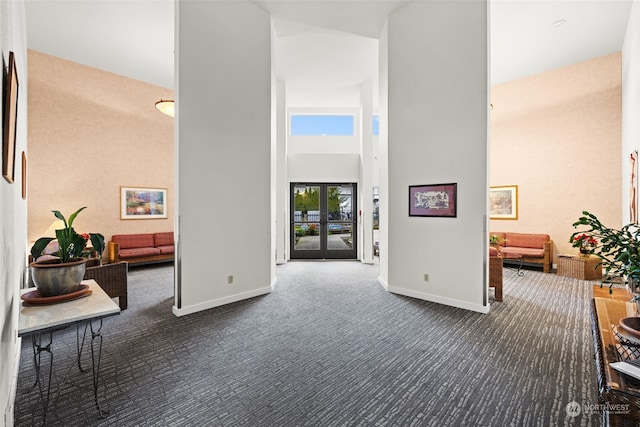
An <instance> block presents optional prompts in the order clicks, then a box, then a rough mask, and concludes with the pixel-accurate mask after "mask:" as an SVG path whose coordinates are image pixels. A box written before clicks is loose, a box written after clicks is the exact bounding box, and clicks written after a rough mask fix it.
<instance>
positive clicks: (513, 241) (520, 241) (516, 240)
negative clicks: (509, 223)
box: [504, 233, 550, 249]
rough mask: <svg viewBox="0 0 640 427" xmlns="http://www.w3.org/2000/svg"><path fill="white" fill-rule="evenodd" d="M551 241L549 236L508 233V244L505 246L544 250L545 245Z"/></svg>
mask: <svg viewBox="0 0 640 427" xmlns="http://www.w3.org/2000/svg"><path fill="white" fill-rule="evenodd" d="M549 240H550V239H549V235H548V234H530V233H506V242H505V243H504V245H505V246H515V247H519V248H535V249H544V244H545V243H546V242H548V241H549Z"/></svg>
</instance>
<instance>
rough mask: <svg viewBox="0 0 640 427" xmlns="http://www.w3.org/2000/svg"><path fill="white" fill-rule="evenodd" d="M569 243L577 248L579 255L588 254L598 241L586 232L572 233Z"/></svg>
mask: <svg viewBox="0 0 640 427" xmlns="http://www.w3.org/2000/svg"><path fill="white" fill-rule="evenodd" d="M570 243H571V245H572V246H573V247H574V248H578V252H579V253H580V256H589V255H591V254H592V253H593V251H594V250H595V248H596V247H597V246H598V241H597V240H596V239H595V238H594V237H593V236H590V235H588V234H586V233H582V234H577V235H572V236H571V239H570Z"/></svg>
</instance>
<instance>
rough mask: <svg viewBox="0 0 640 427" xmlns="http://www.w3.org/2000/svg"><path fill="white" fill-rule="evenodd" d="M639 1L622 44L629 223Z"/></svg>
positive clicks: (639, 79)
mask: <svg viewBox="0 0 640 427" xmlns="http://www.w3.org/2000/svg"><path fill="white" fill-rule="evenodd" d="M639 116H640V1H637V0H636V1H634V2H633V5H632V6H631V12H630V14H629V23H628V24H627V32H626V34H625V38H624V44H623V47H622V153H621V157H622V158H621V161H622V224H627V223H629V187H630V180H629V176H630V172H631V171H630V163H629V154H630V153H631V152H632V151H633V150H638V151H640V120H638V117H639Z"/></svg>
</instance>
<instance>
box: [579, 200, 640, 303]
mask: <svg viewBox="0 0 640 427" xmlns="http://www.w3.org/2000/svg"><path fill="white" fill-rule="evenodd" d="M582 215H583V216H581V217H580V218H578V221H576V222H575V223H574V224H573V227H574V228H577V227H578V226H581V225H584V226H587V227H589V228H588V229H586V230H581V231H577V232H575V233H573V234H572V235H571V237H570V239H569V243H571V244H572V245H573V246H574V247H580V246H581V245H582V243H583V242H585V241H586V242H587V243H588V247H589V248H590V250H591V253H593V254H595V255H597V256H599V257H600V258H601V259H602V260H601V262H600V263H599V264H601V265H602V268H603V269H604V272H605V276H606V277H612V276H613V277H619V278H622V279H623V280H625V281H626V282H627V283H629V284H630V285H631V286H632V289H633V290H634V291H635V288H637V287H638V284H640V227H638V225H637V224H627V225H625V226H623V227H622V228H621V229H620V230H617V229H614V228H610V227H607V226H605V225H604V224H602V222H600V220H599V219H598V218H597V217H596V216H595V215H594V214H592V213H589V212H587V211H584V212H582Z"/></svg>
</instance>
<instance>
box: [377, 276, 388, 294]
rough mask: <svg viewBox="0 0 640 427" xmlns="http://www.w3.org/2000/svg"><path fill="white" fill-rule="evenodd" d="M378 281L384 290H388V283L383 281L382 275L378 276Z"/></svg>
mask: <svg viewBox="0 0 640 427" xmlns="http://www.w3.org/2000/svg"><path fill="white" fill-rule="evenodd" d="M378 283H380V285H382V287H383V288H384V290H385V291H387V292H389V284H388V283H387V282H385V281H384V279H383V278H382V276H378Z"/></svg>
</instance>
